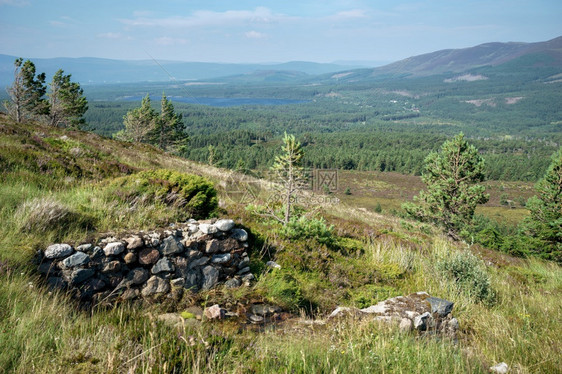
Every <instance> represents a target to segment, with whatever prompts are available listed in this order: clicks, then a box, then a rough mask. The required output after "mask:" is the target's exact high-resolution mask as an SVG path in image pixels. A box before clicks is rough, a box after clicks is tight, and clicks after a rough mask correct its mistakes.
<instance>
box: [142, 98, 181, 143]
mask: <svg viewBox="0 0 562 374" xmlns="http://www.w3.org/2000/svg"><path fill="white" fill-rule="evenodd" d="M151 140H152V143H153V144H155V145H157V146H158V147H159V148H160V149H162V150H164V151H166V152H177V153H180V152H182V151H183V149H184V147H185V146H186V145H187V142H188V140H189V137H188V135H187V133H186V132H185V125H184V123H183V118H182V115H181V114H179V113H176V112H175V111H174V105H173V104H172V102H171V101H170V100H168V98H167V97H166V95H165V94H164V93H163V94H162V101H161V111H160V116H159V118H158V119H157V120H156V121H155V126H154V128H153V129H152V131H151Z"/></svg>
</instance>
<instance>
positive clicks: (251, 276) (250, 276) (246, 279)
mask: <svg viewBox="0 0 562 374" xmlns="http://www.w3.org/2000/svg"><path fill="white" fill-rule="evenodd" d="M254 279H255V277H254V274H252V273H246V274H244V275H243V276H242V281H244V282H249V281H251V280H254Z"/></svg>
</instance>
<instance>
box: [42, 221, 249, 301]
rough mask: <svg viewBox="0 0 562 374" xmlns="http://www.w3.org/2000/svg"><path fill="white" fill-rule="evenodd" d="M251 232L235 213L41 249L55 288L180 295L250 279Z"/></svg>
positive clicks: (94, 297) (116, 295)
mask: <svg viewBox="0 0 562 374" xmlns="http://www.w3.org/2000/svg"><path fill="white" fill-rule="evenodd" d="M247 240H248V233H247V232H246V231H245V230H244V229H242V228H235V224H234V221H233V220H231V219H220V220H206V221H200V222H198V221H195V220H189V221H188V222H187V223H185V224H181V225H171V226H170V228H168V229H165V230H156V231H150V232H143V231H141V232H138V233H135V234H127V235H123V236H121V237H119V238H117V237H113V236H108V237H102V238H100V239H99V240H97V242H93V243H81V244H80V245H77V246H76V247H72V246H71V245H69V244H63V243H59V244H53V245H50V246H48V247H47V248H46V249H45V250H44V251H40V252H39V254H38V264H39V269H38V270H39V273H40V274H42V275H43V276H45V277H46V280H47V284H48V285H49V286H51V287H52V288H56V289H62V290H67V291H69V292H70V293H71V295H72V296H73V297H75V298H77V299H80V300H82V301H86V302H93V303H99V302H111V301H119V300H131V299H136V298H143V299H158V298H162V297H171V298H179V297H181V295H182V294H183V291H184V290H192V291H198V290H209V289H211V288H213V287H216V286H217V285H219V284H224V286H226V287H231V288H235V287H240V286H242V285H249V284H250V281H252V280H253V279H254V276H253V274H252V273H251V272H250V267H249V265H250V258H249V257H248V242H247Z"/></svg>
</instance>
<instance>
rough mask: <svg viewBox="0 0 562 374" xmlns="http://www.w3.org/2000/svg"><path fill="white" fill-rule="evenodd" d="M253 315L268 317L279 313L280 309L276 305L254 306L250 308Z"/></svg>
mask: <svg viewBox="0 0 562 374" xmlns="http://www.w3.org/2000/svg"><path fill="white" fill-rule="evenodd" d="M250 310H251V311H252V313H253V314H256V315H258V316H264V317H267V316H270V315H272V314H275V313H279V312H281V308H279V307H278V306H276V305H269V304H254V305H252V307H251V308H250Z"/></svg>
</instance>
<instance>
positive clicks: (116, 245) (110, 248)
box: [103, 242, 125, 256]
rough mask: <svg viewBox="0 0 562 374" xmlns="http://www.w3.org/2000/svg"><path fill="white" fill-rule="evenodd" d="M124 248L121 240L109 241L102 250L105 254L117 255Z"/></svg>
mask: <svg viewBox="0 0 562 374" xmlns="http://www.w3.org/2000/svg"><path fill="white" fill-rule="evenodd" d="M124 250H125V245H124V244H123V243H121V242H111V243H108V244H107V245H106V246H105V247H104V248H103V252H104V253H105V255H106V256H117V255H118V254H121V253H122V252H123V251H124Z"/></svg>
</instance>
